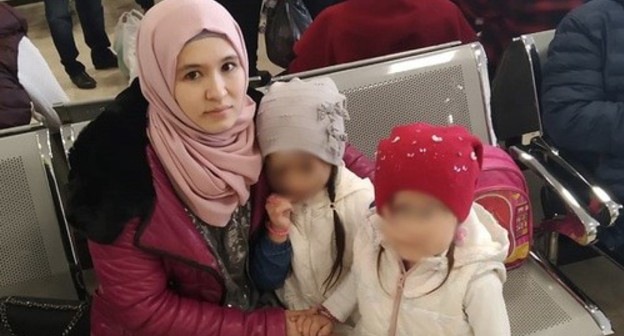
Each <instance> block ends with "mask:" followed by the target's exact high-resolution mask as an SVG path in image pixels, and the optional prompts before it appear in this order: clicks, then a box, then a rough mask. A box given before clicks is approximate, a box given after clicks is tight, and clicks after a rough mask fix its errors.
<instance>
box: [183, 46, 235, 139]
mask: <svg viewBox="0 0 624 336" xmlns="http://www.w3.org/2000/svg"><path fill="white" fill-rule="evenodd" d="M174 91H175V92H174V95H175V99H176V101H177V103H178V105H179V106H180V108H181V109H182V111H183V112H184V114H186V115H187V116H188V118H189V119H191V120H192V121H193V122H194V123H195V124H196V125H197V126H199V128H201V129H202V130H204V131H205V132H206V133H209V134H218V133H221V132H223V131H226V130H228V129H230V128H231V127H232V126H234V124H235V123H236V120H237V119H238V117H239V115H240V113H241V110H242V108H243V104H244V99H245V95H246V91H247V88H246V74H245V70H244V69H243V68H242V66H241V63H240V60H239V58H238V55H237V54H236V51H235V50H234V48H233V47H232V45H231V44H230V43H229V42H228V41H227V40H226V39H224V38H221V37H206V38H202V39H199V40H196V41H192V42H189V43H188V44H187V45H186V46H185V47H184V49H182V51H181V52H180V54H179V55H178V64H177V68H176V80H175V90H174Z"/></svg>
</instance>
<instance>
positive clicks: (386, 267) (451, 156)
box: [299, 123, 510, 336]
mask: <svg viewBox="0 0 624 336" xmlns="http://www.w3.org/2000/svg"><path fill="white" fill-rule="evenodd" d="M482 152H483V146H482V144H481V142H479V140H478V139H477V138H475V137H474V136H472V135H471V134H470V133H468V132H467V131H466V130H465V129H464V128H462V127H434V126H431V125H426V124H420V123H419V124H412V125H407V126H401V127H397V128H395V129H394V130H393V131H392V134H391V136H390V138H388V139H385V140H383V141H382V142H381V143H380V145H379V150H378V152H377V168H376V169H377V171H376V175H375V181H374V185H375V197H376V205H377V208H376V214H373V215H371V217H370V219H369V220H370V223H369V225H365V226H364V228H363V229H361V230H360V232H359V233H358V236H357V238H356V241H355V243H354V256H355V257H354V262H353V266H352V268H351V275H350V278H349V279H348V280H346V281H344V282H343V284H342V285H341V287H339V288H338V290H337V291H336V292H335V293H334V295H333V296H332V297H330V298H329V300H327V301H326V302H325V303H324V304H323V307H324V311H321V312H322V313H323V314H325V316H326V317H327V318H330V317H331V319H333V320H334V321H343V320H344V319H345V318H346V317H347V316H350V315H351V312H352V311H353V310H354V309H355V307H356V306H358V307H359V313H360V315H361V318H360V320H359V322H358V324H357V326H356V331H355V335H391V336H395V335H428V336H435V335H448V336H451V335H452V336H464V335H465V336H468V335H478V336H490V335H491V336H506V335H510V327H509V320H508V317H507V311H506V308H505V301H504V299H503V291H502V290H503V283H504V281H505V278H506V272H505V266H504V264H503V261H504V259H505V257H506V254H507V249H508V246H509V240H508V238H507V232H506V231H505V229H504V228H502V227H501V226H500V225H498V223H497V222H496V220H495V219H494V217H493V216H492V215H490V214H489V213H488V212H487V211H486V210H485V209H483V208H482V207H481V206H479V205H478V204H476V203H474V202H473V197H474V191H475V186H476V183H477V178H478V176H479V173H480V170H481V162H482ZM311 319H312V320H313V321H312V323H310V321H308V322H307V324H306V327H308V329H307V330H310V331H312V332H310V333H309V334H312V335H321V333H314V331H315V330H317V328H318V329H321V330H326V328H325V329H323V328H319V325H323V323H326V320H323V319H321V318H311ZM299 322H300V323H299V324H303V322H301V321H299ZM310 324H312V327H310V326H309V325H310ZM304 334H305V333H304Z"/></svg>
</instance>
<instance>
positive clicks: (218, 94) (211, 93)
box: [206, 75, 227, 100]
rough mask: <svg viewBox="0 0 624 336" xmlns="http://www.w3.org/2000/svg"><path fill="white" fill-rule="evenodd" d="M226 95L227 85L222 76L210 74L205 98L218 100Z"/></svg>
mask: <svg viewBox="0 0 624 336" xmlns="http://www.w3.org/2000/svg"><path fill="white" fill-rule="evenodd" d="M226 95H227V86H226V83H225V80H224V79H223V77H222V76H219V75H215V76H211V77H210V79H209V80H208V83H207V87H206V98H207V99H209V100H220V99H222V98H223V97H225V96H226Z"/></svg>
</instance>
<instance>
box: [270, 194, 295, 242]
mask: <svg viewBox="0 0 624 336" xmlns="http://www.w3.org/2000/svg"><path fill="white" fill-rule="evenodd" d="M266 210H267V213H268V214H269V220H270V223H269V225H270V226H271V229H272V231H274V232H288V230H289V229H290V226H291V225H292V222H291V220H290V215H291V214H292V210H293V206H292V203H290V201H289V200H288V199H286V198H284V197H281V196H277V195H275V194H273V195H271V196H269V198H268V199H267V202H266ZM274 232H270V233H269V237H270V238H271V240H273V241H274V242H284V241H286V239H287V236H284V235H277V234H275V233H274Z"/></svg>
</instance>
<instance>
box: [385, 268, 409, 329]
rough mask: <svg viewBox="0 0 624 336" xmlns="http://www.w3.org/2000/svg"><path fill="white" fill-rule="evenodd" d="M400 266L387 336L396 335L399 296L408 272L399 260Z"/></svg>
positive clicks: (401, 294) (401, 295)
mask: <svg viewBox="0 0 624 336" xmlns="http://www.w3.org/2000/svg"><path fill="white" fill-rule="evenodd" d="M399 264H400V266H401V277H399V282H398V284H397V290H396V294H395V297H394V307H393V308H392V315H391V321H390V329H388V336H396V334H397V324H398V323H399V308H400V307H401V298H402V297H403V289H404V288H405V280H406V278H407V275H408V272H407V271H406V270H405V265H403V262H402V261H400V262H399Z"/></svg>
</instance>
